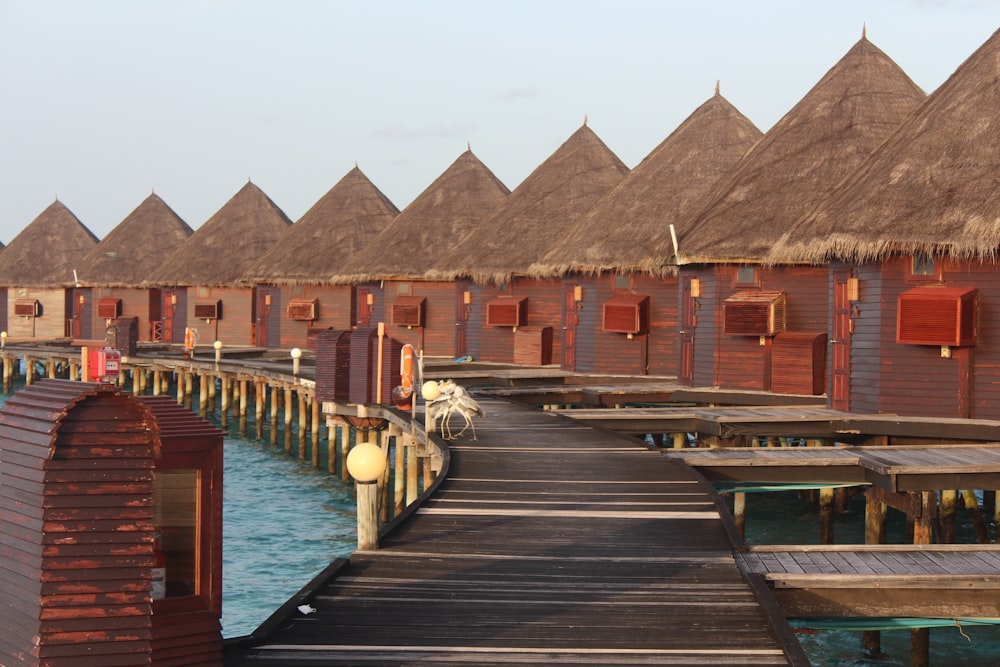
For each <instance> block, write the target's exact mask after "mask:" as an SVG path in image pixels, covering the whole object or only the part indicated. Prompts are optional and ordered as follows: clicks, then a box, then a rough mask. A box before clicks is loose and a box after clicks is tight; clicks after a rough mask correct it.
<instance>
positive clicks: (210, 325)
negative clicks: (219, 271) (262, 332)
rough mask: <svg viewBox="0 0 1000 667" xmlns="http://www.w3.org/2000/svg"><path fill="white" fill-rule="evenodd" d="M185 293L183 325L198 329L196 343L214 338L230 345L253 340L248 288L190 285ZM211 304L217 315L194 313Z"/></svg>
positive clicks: (250, 293)
mask: <svg viewBox="0 0 1000 667" xmlns="http://www.w3.org/2000/svg"><path fill="white" fill-rule="evenodd" d="M187 297H188V298H187V323H188V324H187V326H189V327H191V328H192V329H195V330H197V331H198V342H199V344H200V345H211V344H212V343H213V342H215V341H217V340H218V341H222V343H223V344H224V345H230V346H248V347H249V346H253V345H254V344H255V335H254V324H255V313H254V305H255V304H254V298H253V297H254V292H253V289H252V288H250V287H190V288H188V294H187ZM212 305H218V307H219V309H220V316H219V317H218V318H215V319H213V318H201V317H198V315H199V313H201V312H202V309H203V308H206V307H210V306H212ZM206 320H208V321H206ZM175 342H179V341H175Z"/></svg>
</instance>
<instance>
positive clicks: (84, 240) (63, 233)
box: [0, 200, 98, 287]
mask: <svg viewBox="0 0 1000 667" xmlns="http://www.w3.org/2000/svg"><path fill="white" fill-rule="evenodd" d="M97 241H98V239H97V237H96V236H94V234H93V232H91V231H90V230H89V229H87V228H86V227H85V226H84V224H83V223H82V222H80V220H79V219H78V218H77V217H76V216H75V215H73V213H71V212H70V210H69V209H68V208H66V207H65V206H64V205H63V203H62V202H60V201H58V200H57V201H55V202H53V203H52V204H50V205H49V206H48V208H46V209H45V210H44V211H42V212H41V214H40V215H39V216H38V217H37V218H35V219H34V220H32V221H31V224H29V225H28V226H27V227H25V228H24V229H23V230H21V233H20V234H18V235H17V236H15V237H14V239H13V240H12V241H11V242H10V243H9V244H8V245H7V247H6V248H4V251H3V252H0V285H7V286H24V287H68V286H71V285H73V284H74V280H73V269H75V268H77V266H78V265H79V264H80V260H81V258H82V257H83V256H84V255H86V254H87V253H88V252H90V250H91V249H92V248H93V247H94V246H96V245H97Z"/></svg>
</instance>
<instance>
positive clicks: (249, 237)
mask: <svg viewBox="0 0 1000 667" xmlns="http://www.w3.org/2000/svg"><path fill="white" fill-rule="evenodd" d="M291 224H292V221H291V220H289V219H288V216H286V215H285V214H284V212H283V211H282V210H281V209H280V208H278V206H277V205H276V204H275V203H274V202H273V201H271V200H270V198H268V196H267V195H266V194H264V192H263V191H261V189H260V188H258V187H257V186H256V185H254V184H253V183H250V182H248V183H247V184H246V185H244V186H243V187H242V188H241V189H240V191H239V192H237V193H236V194H235V195H233V197H232V198H231V199H230V200H229V201H228V202H226V203H225V205H223V207H222V208H220V209H219V210H218V211H216V213H215V214H214V215H212V217H211V218H209V219H208V220H207V221H206V222H205V223H204V224H203V225H202V226H201V227H199V228H198V229H197V231H195V233H194V234H192V235H191V237H190V238H189V239H187V240H186V241H185V242H184V243H182V244H181V245H180V246H178V248H177V249H176V250H174V252H173V253H171V254H170V255H169V256H167V257H166V259H164V260H163V262H162V263H161V264H160V265H159V266H157V267H156V268H155V269H154V270H153V271H151V272H150V274H149V278H148V279H147V280H146V281H145V283H144V285H145V286H146V287H148V288H151V289H159V290H160V295H161V298H162V310H161V323H162V331H163V341H164V342H167V343H181V342H183V340H184V330H185V328H187V327H189V326H190V327H191V328H192V329H195V330H196V331H197V330H200V331H198V335H197V337H198V339H199V340H200V341H201V342H202V343H212V342H214V341H216V340H218V341H221V342H222V343H223V344H224V345H244V346H245V345H254V344H255V341H256V334H255V324H256V320H257V317H256V315H257V313H256V310H255V309H256V299H254V293H253V288H252V287H246V286H243V285H242V279H243V278H244V276H245V275H246V271H247V267H248V266H249V265H250V264H251V263H252V262H253V261H254V260H256V259H257V258H258V257H260V256H262V255H263V254H264V253H266V252H267V251H269V250H270V249H271V248H272V247H273V246H274V244H275V243H276V242H277V241H278V239H279V238H280V237H281V234H282V232H284V231H285V230H286V229H287V228H288V226H289V225H291Z"/></svg>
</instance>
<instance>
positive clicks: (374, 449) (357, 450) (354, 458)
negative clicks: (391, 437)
mask: <svg viewBox="0 0 1000 667" xmlns="http://www.w3.org/2000/svg"><path fill="white" fill-rule="evenodd" d="M385 465H386V458H385V454H383V453H382V448H381V447H379V446H378V445H376V444H373V443H370V442H362V443H360V444H358V445H355V446H354V448H353V449H351V451H350V452H349V453H348V454H347V472H349V473H351V477H353V478H354V479H356V480H357V481H359V482H362V483H368V482H374V481H376V480H377V479H378V478H379V477H381V476H382V473H383V472H384V471H385Z"/></svg>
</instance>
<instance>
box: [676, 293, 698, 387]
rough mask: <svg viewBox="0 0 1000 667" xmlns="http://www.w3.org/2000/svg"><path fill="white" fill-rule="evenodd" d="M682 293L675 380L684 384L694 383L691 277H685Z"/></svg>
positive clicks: (695, 318) (693, 298)
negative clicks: (678, 352)
mask: <svg viewBox="0 0 1000 667" xmlns="http://www.w3.org/2000/svg"><path fill="white" fill-rule="evenodd" d="M681 284H682V285H683V294H682V296H681V330H680V332H679V335H680V345H679V348H680V360H679V362H680V363H679V364H678V365H677V382H678V383H680V384H684V385H688V386H690V385H693V384H694V329H695V326H696V325H697V323H698V320H697V315H696V314H695V310H696V308H695V306H696V305H697V304H696V302H695V297H694V296H693V295H692V294H691V278H689V277H685V278H684V279H683V280H682V281H681Z"/></svg>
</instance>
